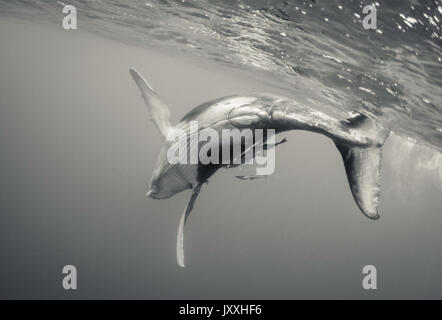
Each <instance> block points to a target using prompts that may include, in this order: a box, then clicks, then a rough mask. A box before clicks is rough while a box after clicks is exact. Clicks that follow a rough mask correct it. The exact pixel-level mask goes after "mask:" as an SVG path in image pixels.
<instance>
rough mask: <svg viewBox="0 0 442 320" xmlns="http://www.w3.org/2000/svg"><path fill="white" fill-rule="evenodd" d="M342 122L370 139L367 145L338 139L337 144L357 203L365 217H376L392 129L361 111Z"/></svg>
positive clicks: (375, 218) (377, 215)
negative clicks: (384, 155)
mask: <svg viewBox="0 0 442 320" xmlns="http://www.w3.org/2000/svg"><path fill="white" fill-rule="evenodd" d="M342 124H343V125H344V126H346V127H347V128H348V129H349V130H351V131H353V130H354V132H357V134H358V135H361V136H364V137H365V138H366V139H367V140H368V141H369V143H367V145H352V144H349V143H345V142H343V141H340V140H335V145H336V147H337V148H338V150H339V152H340V153H341V155H342V159H343V161H344V166H345V172H346V173H347V178H348V183H349V185H350V189H351V192H352V194H353V198H354V199H355V201H356V204H357V205H358V207H359V209H360V210H361V211H362V213H363V214H364V215H365V216H367V217H368V218H370V219H373V220H377V219H379V213H378V204H379V198H380V193H381V181H382V169H381V158H382V146H383V144H384V142H385V140H386V139H387V137H388V135H389V134H390V129H388V128H384V127H383V126H381V125H380V124H379V123H377V122H376V121H374V120H372V119H370V118H368V117H366V116H365V115H363V114H360V113H358V114H357V115H356V116H355V117H352V118H349V119H346V120H344V121H343V122H342Z"/></svg>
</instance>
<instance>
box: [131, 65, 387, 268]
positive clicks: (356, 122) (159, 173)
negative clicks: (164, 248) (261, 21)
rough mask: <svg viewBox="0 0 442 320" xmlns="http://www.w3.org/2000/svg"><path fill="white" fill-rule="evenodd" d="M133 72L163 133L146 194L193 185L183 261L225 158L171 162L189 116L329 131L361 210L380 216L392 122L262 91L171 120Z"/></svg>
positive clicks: (210, 123) (207, 121)
mask: <svg viewBox="0 0 442 320" xmlns="http://www.w3.org/2000/svg"><path fill="white" fill-rule="evenodd" d="M130 74H131V76H132V78H133V79H134V81H135V83H136V85H137V86H138V88H139V90H140V92H141V96H142V98H143V99H144V102H145V103H146V105H147V107H148V109H149V113H150V116H151V119H152V121H153V122H154V123H155V125H156V126H157V127H158V129H159V131H160V133H161V135H162V136H163V138H164V144H163V147H162V149H161V151H160V154H159V156H158V159H157V163H156V167H155V168H154V170H153V173H152V177H151V181H150V190H149V191H148V193H147V196H149V197H151V198H154V199H166V198H169V197H171V196H173V195H174V194H176V193H178V192H181V191H183V190H186V189H191V190H192V194H191V197H190V200H189V202H188V203H187V205H186V207H185V209H184V212H183V214H182V216H181V220H180V223H179V226H178V235H177V248H176V249H177V263H178V265H179V266H181V267H184V266H185V263H184V227H185V224H186V222H187V220H188V218H189V215H190V213H191V211H192V208H193V206H194V203H195V201H196V199H197V197H198V194H199V193H200V191H201V188H202V185H203V184H204V183H205V182H207V181H208V179H209V178H210V177H211V176H212V175H213V174H214V173H215V172H216V171H217V170H218V169H220V168H222V167H226V166H225V165H223V164H202V163H196V164H180V163H178V164H171V163H170V162H169V161H168V160H167V150H168V149H169V148H170V146H171V144H172V141H171V140H170V138H168V137H170V132H172V131H173V130H174V129H176V128H178V129H183V130H184V128H186V126H187V125H188V124H189V122H191V121H198V123H199V124H200V125H201V126H202V127H205V128H212V129H214V130H217V131H220V130H222V129H235V128H236V129H245V128H252V129H257V128H260V129H274V130H275V133H276V134H278V133H281V132H285V131H289V130H308V131H312V132H316V133H320V134H323V135H325V136H327V137H329V138H330V139H331V140H332V141H333V142H334V144H335V145H336V147H337V149H338V150H339V152H340V153H341V155H342V159H343V162H344V166H345V171H346V174H347V178H348V183H349V186H350V190H351V192H352V194H353V198H354V200H355V202H356V204H357V206H358V207H359V209H360V211H361V212H362V213H363V214H364V215H365V216H367V217H368V218H370V219H373V220H376V219H378V218H379V214H378V203H379V197H380V189H381V157H382V151H381V147H382V146H383V144H384V142H385V140H386V139H387V137H388V135H389V133H390V129H389V128H385V127H383V126H382V125H381V124H379V123H377V122H376V121H374V120H373V119H370V118H369V117H367V116H366V115H364V114H361V113H359V112H355V115H354V116H352V117H349V118H346V119H336V118H335V117H332V116H329V115H327V114H325V113H323V112H320V111H318V110H315V109H313V108H310V107H308V106H305V105H302V104H300V103H298V102H296V101H295V100H293V99H288V98H284V97H280V96H275V95H271V94H262V93H259V94H250V95H245V96H228V97H222V98H218V99H215V100H211V101H208V102H205V103H203V104H201V105H199V106H197V107H195V108H194V109H192V110H191V111H190V112H188V113H187V114H186V115H185V116H184V117H183V118H182V119H181V121H180V122H179V123H178V124H177V125H175V126H172V124H171V123H170V120H169V117H170V112H169V108H168V107H167V105H166V104H165V103H164V102H163V101H162V100H161V99H160V97H159V96H158V95H157V94H156V93H155V91H154V90H153V89H152V87H151V86H150V85H149V83H148V82H147V81H146V80H145V79H144V78H143V76H141V75H140V74H139V73H138V72H137V71H136V70H135V69H133V68H130ZM282 142H285V139H284V140H283V141H281V143H282ZM276 145H277V144H274V146H276ZM239 178H242V179H250V180H252V179H254V178H253V177H252V178H247V177H239Z"/></svg>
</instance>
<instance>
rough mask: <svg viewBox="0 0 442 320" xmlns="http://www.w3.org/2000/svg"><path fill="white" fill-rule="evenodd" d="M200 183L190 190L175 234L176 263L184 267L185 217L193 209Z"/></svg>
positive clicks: (187, 216)
mask: <svg viewBox="0 0 442 320" xmlns="http://www.w3.org/2000/svg"><path fill="white" fill-rule="evenodd" d="M201 186H202V184H201V183H198V184H197V185H196V186H195V188H193V190H192V196H191V197H190V200H189V202H188V203H187V206H186V209H184V212H183V214H182V216H181V220H180V224H179V226H178V234H177V242H176V260H177V264H178V265H179V266H180V267H182V268H184V267H185V264H184V227H185V225H186V222H187V219H188V218H189V215H190V212H191V211H192V209H193V204H194V203H195V200H196V198H197V197H198V194H199V193H200V190H201Z"/></svg>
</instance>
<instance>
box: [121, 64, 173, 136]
mask: <svg viewBox="0 0 442 320" xmlns="http://www.w3.org/2000/svg"><path fill="white" fill-rule="evenodd" d="M129 71H130V74H131V76H132V78H133V79H134V81H135V83H136V84H137V86H138V88H139V89H140V91H141V96H142V97H143V100H144V102H145V103H146V105H147V107H148V108H149V112H150V116H151V119H152V121H153V122H154V123H155V124H156V126H157V127H158V129H159V130H160V132H161V135H162V136H163V137H164V139H167V134H168V132H169V130H170V129H171V128H172V126H171V124H170V121H169V118H170V111H169V107H168V106H167V105H166V104H165V103H164V102H163V101H161V99H160V97H159V96H158V95H157V94H156V92H155V91H154V90H153V89H152V87H151V86H150V84H149V83H148V82H147V81H146V79H144V78H143V76H142V75H141V74H139V73H138V72H137V71H136V70H135V69H133V68H130V69H129Z"/></svg>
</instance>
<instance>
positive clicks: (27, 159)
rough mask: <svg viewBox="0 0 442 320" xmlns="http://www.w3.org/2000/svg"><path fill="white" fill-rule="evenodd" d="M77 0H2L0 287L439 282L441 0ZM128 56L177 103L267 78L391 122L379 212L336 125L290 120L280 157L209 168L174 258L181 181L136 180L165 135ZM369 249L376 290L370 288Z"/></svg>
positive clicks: (341, 289)
mask: <svg viewBox="0 0 442 320" xmlns="http://www.w3.org/2000/svg"><path fill="white" fill-rule="evenodd" d="M69 4H72V5H75V6H76V7H77V10H78V17H79V18H78V25H79V29H78V30H75V31H73V30H70V31H66V30H63V29H62V26H61V20H62V18H63V14H62V8H63V3H62V2H61V1H37V0H30V1H24V0H17V1H15V0H13V1H0V83H1V85H0V107H1V109H0V146H1V150H2V157H1V159H0V173H1V177H2V179H1V181H0V187H1V190H2V192H1V195H0V200H1V217H2V220H3V222H2V223H1V224H0V225H1V227H0V228H1V234H2V235H3V236H4V238H5V239H6V240H5V241H2V242H1V244H0V254H1V256H2V258H1V259H2V261H3V263H2V267H1V270H0V284H2V288H3V289H2V290H1V292H0V294H1V297H2V298H5V297H6V298H8V297H26V298H29V297H37V298H47V297H65V298H70V297H73V298H101V297H102V298H106V297H107V298H232V299H235V298H410V297H412V298H413V297H414V298H416V297H417V298H421V297H425V298H440V297H441V292H442V291H441V289H442V277H441V276H440V270H441V268H442V253H441V252H440V244H441V242H442V233H441V232H440V230H441V227H442V210H441V208H442V202H441V197H440V194H441V192H442V154H441V150H442V107H441V102H442V90H441V89H440V88H441V82H442V68H441V66H442V52H441V40H442V39H441V36H442V35H441V30H440V28H441V24H440V19H441V16H442V2H441V1H378V2H376V6H377V17H378V18H377V24H378V25H377V27H378V28H377V30H364V29H363V28H362V25H361V20H362V19H363V14H362V8H363V6H364V5H365V3H364V2H361V1H340V2H332V1H320V0H316V1H313V0H311V1H252V0H250V1H246V0H241V1H239V0H238V1H233V0H228V1H214V0H211V1H209V0H201V1H188V0H185V1H167V0H158V1H154V0H145V1H138V0H134V1H114V0H111V1H79V0H77V1H75V0H72V1H70V2H69ZM367 4H368V3H367ZM131 66H133V67H135V68H137V70H139V71H140V72H141V73H142V74H144V76H145V77H146V78H147V79H149V81H150V82H151V83H152V85H153V86H154V88H155V89H156V90H157V91H158V92H159V94H160V95H161V96H162V97H163V99H164V100H165V101H166V102H167V103H168V104H169V105H170V108H171V111H172V119H173V120H175V121H176V120H178V119H179V118H180V116H181V115H184V114H185V113H186V112H187V111H189V110H190V109H191V108H192V107H193V106H195V105H197V104H199V103H201V102H204V101H206V100H209V99H213V98H217V97H220V96H223V95H229V94H244V93H248V92H251V91H260V92H269V93H276V94H280V95H285V96H288V97H291V98H294V99H296V100H297V101H299V102H301V103H305V104H307V105H309V106H311V107H314V108H317V109H320V110H324V111H326V112H329V113H336V114H340V115H345V114H348V112H350V111H352V110H359V111H362V112H364V113H366V114H369V115H370V116H371V117H373V118H376V119H377V120H378V121H380V122H382V123H383V124H384V125H388V126H390V127H391V128H392V131H393V134H392V136H391V137H390V138H389V140H388V141H387V142H386V144H385V147H384V158H383V171H384V181H383V191H382V192H383V193H382V198H381V207H380V214H381V217H382V218H381V219H380V220H379V221H377V222H372V221H367V220H366V219H365V218H364V217H363V216H362V215H361V214H360V212H359V211H358V208H357V207H356V205H355V204H354V202H353V199H352V196H351V194H350V191H349V189H348V186H347V181H346V177H345V173H344V171H343V166H342V161H341V159H340V155H339V154H338V153H337V151H336V150H335V148H334V146H333V145H332V143H330V141H328V140H327V139H326V138H324V137H321V136H318V135H316V134H312V133H304V132H297V133H288V134H287V136H288V140H289V143H287V144H284V145H282V146H281V147H278V148H279V149H278V151H277V154H276V157H277V164H276V172H275V174H274V175H273V176H271V177H268V178H266V179H261V180H259V181H239V180H236V179H234V175H235V174H234V173H230V172H228V171H223V172H222V173H218V174H217V175H216V176H215V177H214V178H213V179H211V183H210V185H209V186H207V187H205V188H204V189H203V191H202V194H201V197H200V199H198V201H197V203H196V205H195V209H194V212H193V216H192V219H191V221H190V223H189V226H188V227H189V228H188V230H187V231H186V232H187V234H186V237H187V241H188V242H187V244H186V246H187V248H186V250H187V259H188V268H187V269H184V270H181V269H179V268H178V267H176V264H175V252H174V250H175V236H176V234H175V232H176V227H177V226H178V220H179V215H180V214H181V212H182V210H183V208H184V205H185V203H186V201H187V198H188V196H189V195H188V194H187V193H182V194H179V195H177V196H175V197H174V198H172V199H169V200H156V201H155V200H152V199H146V198H145V197H144V194H145V191H146V188H147V184H148V181H149V176H150V174H151V170H152V169H153V167H154V164H155V158H156V154H157V152H158V151H159V149H160V146H161V139H160V136H159V134H158V133H157V132H156V129H155V128H154V125H153V124H152V123H151V122H149V121H148V115H147V111H146V110H145V108H144V105H143V103H142V101H141V99H140V97H139V93H138V91H137V90H136V88H135V86H134V84H133V83H132V80H131V79H130V77H129V73H128V68H129V67H131ZM66 264H74V265H76V266H77V268H78V269H79V275H80V276H79V283H80V284H79V288H80V289H79V290H78V292H76V293H75V294H72V293H68V292H65V291H64V290H63V289H62V288H61V285H60V281H61V280H60V279H61V277H62V275H61V268H62V266H63V265H66ZM366 264H373V265H375V266H376V267H377V268H378V273H379V279H378V286H379V290H377V291H376V292H366V291H364V290H363V289H362V288H361V278H362V276H361V269H362V266H363V265H366Z"/></svg>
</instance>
